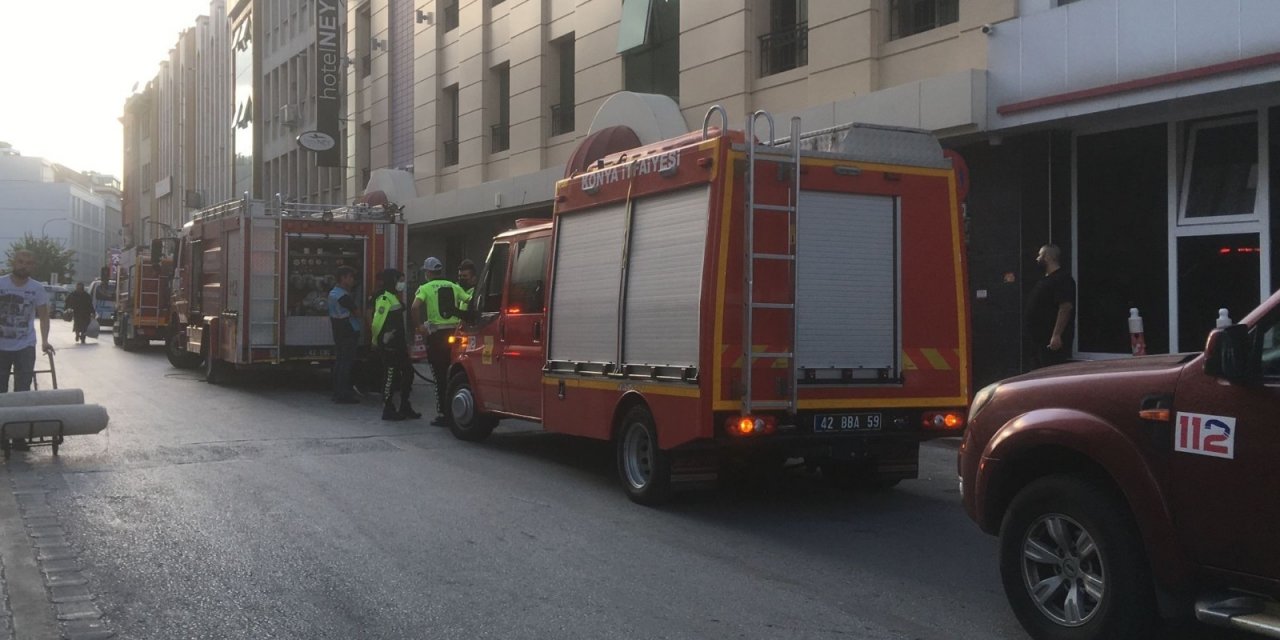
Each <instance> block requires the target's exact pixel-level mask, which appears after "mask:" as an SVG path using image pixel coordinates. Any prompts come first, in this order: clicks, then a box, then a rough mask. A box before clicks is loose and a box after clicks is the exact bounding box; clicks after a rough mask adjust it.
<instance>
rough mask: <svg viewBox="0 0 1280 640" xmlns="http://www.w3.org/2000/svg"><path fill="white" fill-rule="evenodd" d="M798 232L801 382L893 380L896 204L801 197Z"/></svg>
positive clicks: (896, 306) (896, 325) (898, 348)
mask: <svg viewBox="0 0 1280 640" xmlns="http://www.w3.org/2000/svg"><path fill="white" fill-rule="evenodd" d="M799 205H800V207H799V213H798V214H797V224H796V226H797V229H796V245H797V247H796V270H797V276H798V277H797V285H796V289H797V291H796V301H797V303H796V313H797V321H796V364H797V368H798V375H799V378H800V380H801V382H817V383H840V382H867V381H879V380H887V379H892V378H897V377H898V375H899V371H900V369H899V362H898V361H899V354H900V353H901V352H902V347H901V341H900V333H901V332H900V329H899V327H900V324H901V321H900V313H899V309H900V297H899V295H898V283H899V282H900V278H899V273H900V271H899V256H900V255H901V252H900V250H899V246H898V244H899V238H900V234H899V232H898V209H897V201H896V200H895V199H894V198H891V197H887V196H867V195H853V194H843V193H823V192H815V191H802V192H801V193H800V203H799Z"/></svg>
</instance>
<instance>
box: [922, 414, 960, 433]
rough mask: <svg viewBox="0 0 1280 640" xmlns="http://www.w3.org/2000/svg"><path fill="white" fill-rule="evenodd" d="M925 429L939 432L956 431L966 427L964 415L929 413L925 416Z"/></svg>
mask: <svg viewBox="0 0 1280 640" xmlns="http://www.w3.org/2000/svg"><path fill="white" fill-rule="evenodd" d="M923 422H924V428H926V429H935V430H938V431H956V430H958V429H961V428H963V427H964V414H963V413H961V412H960V411H958V410H956V411H929V412H926V413H925V414H924V418H923Z"/></svg>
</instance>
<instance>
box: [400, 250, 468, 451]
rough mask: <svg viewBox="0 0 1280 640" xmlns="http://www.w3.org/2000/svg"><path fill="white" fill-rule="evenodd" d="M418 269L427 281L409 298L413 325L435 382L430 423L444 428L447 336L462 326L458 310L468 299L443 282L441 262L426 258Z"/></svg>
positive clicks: (459, 290)
mask: <svg viewBox="0 0 1280 640" xmlns="http://www.w3.org/2000/svg"><path fill="white" fill-rule="evenodd" d="M422 268H423V270H425V271H426V272H427V282H426V284H423V285H422V286H421V287H418V293H417V294H416V295H415V296H414V297H413V324H414V326H415V327H417V328H418V331H421V332H423V333H425V334H426V336H427V362H428V363H429V364H430V365H431V374H432V377H433V378H435V381H436V419H435V420H432V421H431V424H433V425H435V426H437V427H444V426H448V425H449V412H448V411H447V409H448V405H447V404H446V402H445V397H444V395H445V391H446V387H448V385H449V380H448V378H447V376H448V375H449V358H450V352H449V336H450V335H452V334H453V331H454V329H457V328H458V325H459V324H461V323H462V309H463V308H464V305H465V304H466V303H468V302H470V299H471V296H470V295H469V294H467V292H466V290H465V289H463V288H462V287H459V286H458V285H457V284H454V283H453V282H451V281H449V280H447V279H445V277H444V263H443V262H440V260H439V259H438V258H427V259H426V261H425V262H423V263H422ZM424 316H425V322H424Z"/></svg>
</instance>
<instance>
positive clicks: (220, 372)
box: [204, 356, 230, 384]
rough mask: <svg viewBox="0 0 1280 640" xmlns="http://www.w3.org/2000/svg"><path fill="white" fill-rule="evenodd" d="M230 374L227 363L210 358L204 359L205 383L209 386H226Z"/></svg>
mask: <svg viewBox="0 0 1280 640" xmlns="http://www.w3.org/2000/svg"><path fill="white" fill-rule="evenodd" d="M228 377H230V376H229V372H228V370H227V363H225V362H223V361H221V360H219V359H217V358H214V357H212V356H209V357H207V358H205V359H204V381H205V382H208V383H209V384H226V383H227V378H228Z"/></svg>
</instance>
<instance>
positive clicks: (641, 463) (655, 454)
mask: <svg viewBox="0 0 1280 640" xmlns="http://www.w3.org/2000/svg"><path fill="white" fill-rule="evenodd" d="M615 446H616V447H617V450H618V479H619V480H621V481H622V488H623V490H625V491H626V492H627V497H629V498H631V501H632V502H635V503H637V504H643V505H650V506H652V505H657V504H661V503H663V502H666V501H667V499H668V498H670V497H671V454H669V453H667V452H666V451H663V450H662V449H659V448H658V430H657V428H656V427H655V426H654V424H653V414H652V413H650V412H649V407H646V406H644V405H636V406H634V407H632V408H631V410H630V411H628V412H627V413H626V415H625V416H623V418H622V427H621V428H620V429H618V437H617V439H616V441H615Z"/></svg>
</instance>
